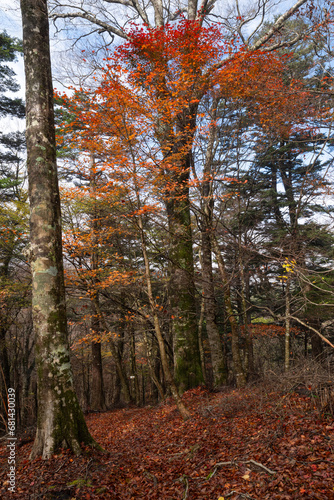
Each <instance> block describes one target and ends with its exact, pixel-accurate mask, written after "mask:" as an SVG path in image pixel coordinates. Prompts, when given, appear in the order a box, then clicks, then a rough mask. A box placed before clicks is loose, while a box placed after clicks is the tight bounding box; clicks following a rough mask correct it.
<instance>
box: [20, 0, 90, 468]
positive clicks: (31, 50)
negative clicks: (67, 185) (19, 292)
mask: <svg viewBox="0 0 334 500" xmlns="http://www.w3.org/2000/svg"><path fill="white" fill-rule="evenodd" d="M21 12H22V20H23V48H24V62H25V73H26V107H27V132H26V136H27V150H28V159H27V164H28V179H29V199H30V240H31V250H32V311H33V324H34V330H35V335H36V366H37V381H38V417H37V433H36V439H35V442H34V445H33V449H32V452H31V458H35V457H37V456H42V458H45V459H46V458H49V457H50V456H51V455H52V454H53V453H54V451H55V450H56V449H57V448H58V447H59V446H68V447H70V448H71V449H72V450H73V451H74V453H76V454H78V453H80V451H81V448H80V444H81V443H85V444H95V442H94V440H93V438H92V437H91V436H90V434H89V432H88V429H87V426H86V423H85V420H84V416H83V413H82V411H81V409H80V407H79V404H78V400H77V396H76V394H75V391H74V387H73V379H72V370H71V365H70V356H69V346H68V339H67V322H66V308H65V288H64V274H63V264H62V242H61V220H60V199H59V189H58V179H57V165H56V148H55V130H54V114H53V89H52V77H51V64H50V50H49V25H48V13H47V2H46V0H21Z"/></svg>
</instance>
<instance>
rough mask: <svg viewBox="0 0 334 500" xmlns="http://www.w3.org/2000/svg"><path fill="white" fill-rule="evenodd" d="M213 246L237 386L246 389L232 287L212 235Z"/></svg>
mask: <svg viewBox="0 0 334 500" xmlns="http://www.w3.org/2000/svg"><path fill="white" fill-rule="evenodd" d="M212 246H213V250H214V252H215V255H216V258H217V262H218V268H219V272H220V275H221V278H222V282H223V285H224V301H225V307H226V312H227V315H228V320H229V323H230V326H231V346H232V359H233V367H234V374H235V379H236V384H237V387H244V386H245V385H246V377H245V373H244V370H243V367H242V362H241V356H240V348H239V332H238V325H237V321H236V319H235V316H234V312H233V307H232V301H231V292H230V286H229V283H228V279H227V275H226V270H225V263H224V260H223V257H222V255H221V253H220V251H219V247H218V243H217V240H216V238H215V236H214V235H213V234H212Z"/></svg>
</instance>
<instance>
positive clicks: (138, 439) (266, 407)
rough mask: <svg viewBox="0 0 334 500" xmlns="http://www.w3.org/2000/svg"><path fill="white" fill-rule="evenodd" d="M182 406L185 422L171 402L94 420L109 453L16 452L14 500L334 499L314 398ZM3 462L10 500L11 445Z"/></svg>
mask: <svg viewBox="0 0 334 500" xmlns="http://www.w3.org/2000/svg"><path fill="white" fill-rule="evenodd" d="M183 399H184V401H185V403H186V405H187V407H188V408H189V409H190V410H191V413H192V418H191V420H190V421H188V422H184V421H182V419H181V417H180V416H179V413H178V412H177V409H176V406H175V405H174V404H173V403H172V402H171V401H167V402H165V403H163V404H161V405H160V406H159V407H157V408H151V407H147V408H129V409H119V410H114V411H109V412H106V413H100V414H89V415H88V416H87V423H88V426H89V429H90V431H91V432H92V434H93V436H94V438H95V439H96V440H97V441H98V442H99V443H100V444H101V445H102V446H103V447H104V448H105V451H106V453H101V452H96V451H92V450H88V449H87V450H86V451H85V453H84V454H83V455H82V456H80V457H73V455H71V454H70V453H69V452H68V451H60V452H59V453H58V454H56V455H54V457H53V458H52V459H51V460H49V461H45V462H44V461H41V460H35V461H33V462H31V463H30V462H29V461H28V456H29V452H30V448H31V443H29V444H24V445H23V446H21V447H18V448H17V469H16V485H17V487H16V493H15V494H11V495H10V498H13V499H20V500H28V499H37V498H38V499H56V498H57V499H71V498H72V499H92V500H93V499H117V500H122V499H124V500H125V499H126V500H131V499H133V500H135V499H152V500H153V499H155V500H167V499H169V500H171V499H173V500H174V499H175V500H176V499H189V500H218V499H219V498H225V499H226V498H230V499H232V500H237V499H244V498H248V499H258V500H275V499H280V500H283V499H285V500H290V499H296V500H297V499H318V500H325V499H326V500H330V499H334V490H333V474H334V434H333V431H334V425H333V422H332V420H329V419H328V418H326V417H325V416H319V412H318V411H317V410H315V409H314V407H313V406H312V399H310V398H309V397H306V396H300V395H298V394H294V393H292V394H291V393H286V394H285V395H282V394H279V393H277V392H269V393H268V392H265V391H264V390H263V388H262V389H261V388H258V389H254V388H253V389H252V390H250V389H246V390H242V391H241V390H238V391H232V390H229V391H226V392H223V393H216V394H210V393H208V392H207V391H205V390H204V389H201V388H198V389H194V390H191V391H188V392H186V393H185V394H184V396H183ZM18 443H19V441H18ZM0 454H1V458H2V460H1V469H0V478H1V480H2V481H1V483H2V485H1V486H0V497H1V498H4V499H5V498H9V495H8V491H7V483H6V481H7V476H6V474H7V472H8V465H7V450H6V441H2V442H1V447H0Z"/></svg>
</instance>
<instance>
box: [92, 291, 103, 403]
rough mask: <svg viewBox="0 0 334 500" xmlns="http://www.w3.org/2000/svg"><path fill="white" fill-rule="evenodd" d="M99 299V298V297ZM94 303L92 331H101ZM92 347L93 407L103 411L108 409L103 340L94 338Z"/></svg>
mask: <svg viewBox="0 0 334 500" xmlns="http://www.w3.org/2000/svg"><path fill="white" fill-rule="evenodd" d="M97 300H98V299H97ZM92 305H93V308H92V309H93V316H92V320H91V325H92V332H94V333H99V332H100V319H99V316H98V314H97V311H96V309H95V306H94V303H93V304H92ZM91 349H92V384H91V408H92V410H96V411H103V410H105V409H106V404H105V398H104V387H103V366H102V353H101V342H99V341H97V342H95V341H94V340H93V341H92V343H91Z"/></svg>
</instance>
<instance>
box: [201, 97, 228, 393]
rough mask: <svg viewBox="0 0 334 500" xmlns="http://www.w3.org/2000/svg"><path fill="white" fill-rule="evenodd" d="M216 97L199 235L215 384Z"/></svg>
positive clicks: (219, 352)
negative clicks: (214, 215) (214, 212)
mask: <svg viewBox="0 0 334 500" xmlns="http://www.w3.org/2000/svg"><path fill="white" fill-rule="evenodd" d="M217 106H218V101H217V100H215V101H214V103H213V106H212V109H211V114H212V123H211V126H210V132H209V140H208V146H207V150H206V157H205V164H204V174H203V181H202V193H201V204H202V221H201V236H202V238H201V239H202V253H201V257H202V258H201V267H202V278H203V280H202V287H203V298H204V308H205V319H206V333H207V336H208V339H209V344H210V353H211V362H212V371H213V384H214V386H215V387H219V386H221V385H223V384H226V381H227V369H226V363H225V358H224V353H223V347H222V342H221V339H220V334H219V329H218V325H217V320H216V310H217V304H216V298H215V289H214V282H213V274H212V248H211V233H212V231H213V227H212V220H213V209H214V199H213V192H212V180H211V179H212V175H211V172H212V164H213V158H214V152H215V151H214V150H215V144H216V139H217V126H216V115H217Z"/></svg>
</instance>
